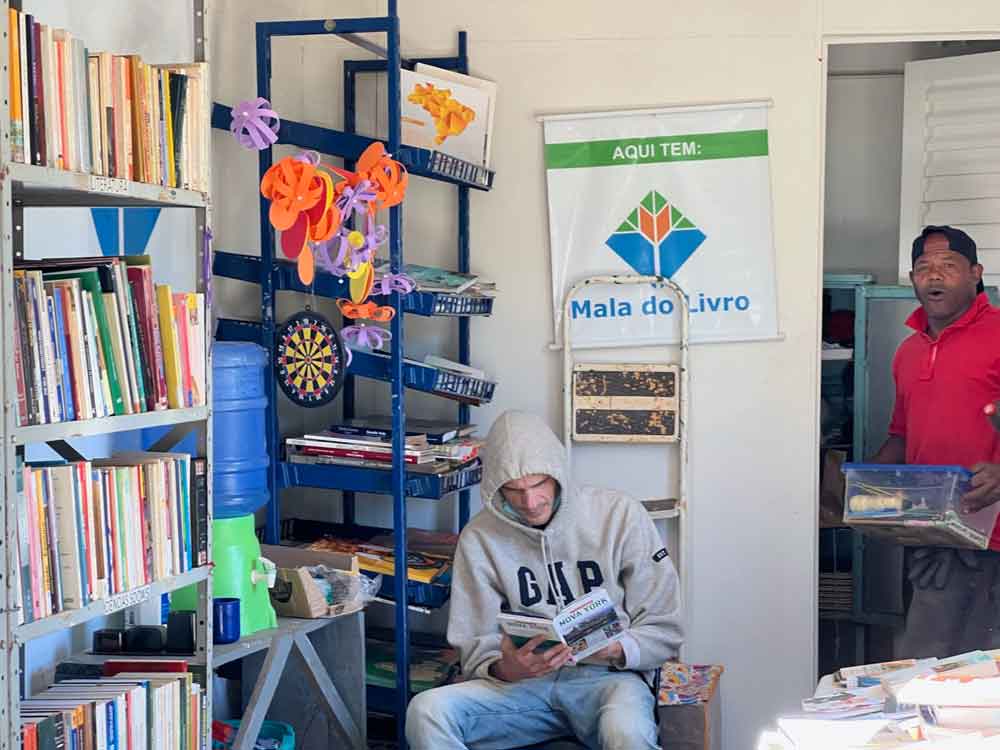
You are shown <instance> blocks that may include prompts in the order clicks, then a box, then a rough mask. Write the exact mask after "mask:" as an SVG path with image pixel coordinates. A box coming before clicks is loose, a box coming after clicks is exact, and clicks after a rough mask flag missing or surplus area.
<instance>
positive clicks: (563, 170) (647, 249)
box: [543, 103, 778, 346]
mask: <svg viewBox="0 0 1000 750" xmlns="http://www.w3.org/2000/svg"><path fill="white" fill-rule="evenodd" d="M543 120H544V132H545V167H546V179H547V183H548V199H549V235H550V242H551V252H552V292H553V298H554V304H555V316H554V323H555V340H556V341H560V340H561V338H562V334H561V332H562V312H563V304H564V299H565V295H566V293H567V292H568V291H569V289H570V287H572V286H573V284H575V283H576V282H578V281H580V280H581V279H584V278H587V277H590V276H601V275H607V274H640V275H657V276H664V277H667V278H670V279H672V280H673V281H674V282H676V283H677V284H678V285H679V286H680V287H681V289H683V290H684V292H685V293H686V294H687V296H688V300H689V304H690V306H691V341H692V342H708V341H746V340H758V339H768V338H776V337H777V336H778V315H777V303H776V293H775V276H774V242H773V236H772V231H771V183H770V174H769V165H768V138H767V105H766V104H765V103H755V104H740V105H722V106H708V107H680V108H675V109H664V110H657V111H647V112H601V113H598V114H591V115H559V116H553V117H546V118H543ZM679 331H680V326H679V318H678V315H677V304H676V301H675V300H674V299H672V295H671V294H670V292H669V290H666V289H662V288H659V287H658V285H651V286H646V285H631V286H591V287H587V288H585V289H583V290H581V291H580V292H579V293H578V294H577V295H576V296H575V297H574V300H573V304H572V321H571V335H572V340H573V344H574V345H575V346H581V345H582V346H588V345H589V346H595V345H596V346H606V345H614V344H624V343H627V342H631V343H635V344H639V345H646V344H657V343H672V342H676V341H677V340H678V337H679Z"/></svg>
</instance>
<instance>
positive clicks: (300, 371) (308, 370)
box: [274, 308, 350, 407]
mask: <svg viewBox="0 0 1000 750" xmlns="http://www.w3.org/2000/svg"><path fill="white" fill-rule="evenodd" d="M349 357H350V353H349V352H347V351H345V348H344V345H343V344H342V342H341V339H340V337H339V336H338V335H337V331H336V330H335V329H334V327H333V325H332V324H331V323H330V321H328V320H327V319H326V318H324V317H323V316H322V315H319V314H318V313H315V312H313V311H311V310H309V309H308V308H306V309H305V310H304V311H302V312H298V313H296V314H295V315H293V316H292V317H290V318H289V319H288V320H287V321H285V323H284V325H283V326H282V327H281V329H280V330H279V331H278V333H277V347H276V348H275V361H274V369H275V372H276V374H277V377H278V385H279V387H280V388H281V390H282V391H283V392H284V394H285V395H286V396H288V398H289V399H291V400H292V401H293V402H295V403H296V404H299V405H300V406H309V407H313V406H322V405H324V404H327V403H329V402H330V401H332V400H333V398H334V397H335V396H336V395H337V393H338V392H339V391H340V388H341V386H343V384H344V370H345V369H346V367H347V362H346V361H345V359H346V358H349Z"/></svg>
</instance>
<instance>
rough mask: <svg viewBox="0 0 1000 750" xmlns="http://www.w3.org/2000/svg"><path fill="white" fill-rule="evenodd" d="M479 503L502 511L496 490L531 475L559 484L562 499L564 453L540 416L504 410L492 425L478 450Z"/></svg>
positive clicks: (565, 488) (565, 485)
mask: <svg viewBox="0 0 1000 750" xmlns="http://www.w3.org/2000/svg"><path fill="white" fill-rule="evenodd" d="M481 455H482V459H483V481H482V484H481V485H480V491H481V494H482V498H483V503H484V504H488V505H489V506H490V507H492V508H493V509H494V510H497V511H501V512H502V506H503V496H502V495H501V494H500V488H501V487H502V486H503V485H504V484H506V483H507V482H510V481H512V480H515V479H521V478H522V477H526V476H529V475H531V474H547V475H549V476H550V477H552V478H553V479H555V480H556V482H557V483H558V484H559V491H560V495H561V497H562V498H563V499H565V497H566V495H567V493H568V490H569V486H568V472H567V467H566V450H565V448H563V444H562V443H561V442H560V441H559V438H557V437H556V436H555V433H553V432H552V430H551V429H549V426H548V425H547V424H546V423H545V422H544V420H542V419H541V418H540V417H538V416H536V415H534V414H529V413H528V412H523V411H505V412H504V413H503V414H501V415H500V416H499V417H497V419H496V421H495V422H494V423H493V427H491V428H490V432H489V435H487V436H486V443H485V444H484V445H483V449H482V453H481Z"/></svg>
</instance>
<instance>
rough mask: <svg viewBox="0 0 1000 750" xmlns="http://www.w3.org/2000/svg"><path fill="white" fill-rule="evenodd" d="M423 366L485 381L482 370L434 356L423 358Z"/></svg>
mask: <svg viewBox="0 0 1000 750" xmlns="http://www.w3.org/2000/svg"><path fill="white" fill-rule="evenodd" d="M424 364H425V365H427V366H429V367H436V368H438V369H439V370H447V371H448V372H454V373H456V374H458V375H464V376H465V377H469V378H475V379H476V380H486V373H485V372H484V371H483V370H480V369H478V368H476V367H470V366H469V365H463V364H462V363H461V362H454V361H453V360H450V359H445V358H444V357H439V356H437V355H436V354H428V355H427V356H425V357H424Z"/></svg>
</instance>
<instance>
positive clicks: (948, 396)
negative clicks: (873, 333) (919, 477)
mask: <svg viewBox="0 0 1000 750" xmlns="http://www.w3.org/2000/svg"><path fill="white" fill-rule="evenodd" d="M906 324H907V325H908V326H909V327H910V328H913V329H914V330H915V331H916V333H915V334H913V335H912V336H910V337H909V338H908V339H906V341H904V342H903V343H902V344H900V346H899V349H898V350H897V351H896V357H895V359H894V361H893V365H892V372H893V377H894V378H895V380H896V405H895V408H894V410H893V414H892V422H891V424H890V425H889V434H890V435H896V436H899V437H902V438H904V439H905V440H906V463H908V464H935V465H957V466H965V467H967V468H969V467H972V466H973V465H975V464H978V463H982V462H986V463H1000V433H998V432H997V431H996V430H994V429H993V427H992V426H991V425H990V422H989V420H988V419H987V418H986V417H985V416H984V414H983V407H984V406H986V404H988V403H991V402H993V401H996V400H998V399H1000V309H997V308H995V307H993V306H992V305H991V304H990V303H989V301H988V300H987V298H986V295H985V294H980V295H979V296H978V297H976V300H975V302H973V303H972V306H971V307H970V308H969V309H968V311H967V312H966V313H965V315H963V316H962V317H961V318H959V319H958V320H956V321H955V322H954V323H952V324H951V325H950V326H948V327H947V328H945V329H944V330H943V331H942V332H941V335H940V336H938V337H937V339H932V338H931V337H930V336H929V335H928V334H927V313H926V312H924V309H923V308H922V307H921V308H918V309H917V310H916V311H915V312H914V313H913V314H912V315H911V316H910V318H909V319H908V320H907V321H906ZM990 548H991V549H1000V523H998V525H997V527H996V528H994V530H993V538H992V540H991V541H990Z"/></svg>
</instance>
